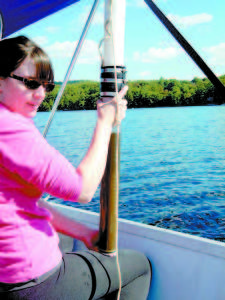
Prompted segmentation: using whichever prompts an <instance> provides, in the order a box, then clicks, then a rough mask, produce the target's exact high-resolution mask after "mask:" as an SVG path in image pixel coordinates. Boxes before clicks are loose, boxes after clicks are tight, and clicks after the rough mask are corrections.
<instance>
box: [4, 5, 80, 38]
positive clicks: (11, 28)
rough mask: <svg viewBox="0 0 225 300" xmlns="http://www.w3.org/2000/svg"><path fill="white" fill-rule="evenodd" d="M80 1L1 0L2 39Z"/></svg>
mask: <svg viewBox="0 0 225 300" xmlns="http://www.w3.org/2000/svg"><path fill="white" fill-rule="evenodd" d="M78 1H79V0H0V13H1V17H2V21H3V32H2V37H3V38H4V37H6V36H8V35H10V34H12V33H14V32H16V31H18V30H20V29H22V28H23V27H26V26H28V25H30V24H32V23H34V22H36V21H38V20H40V19H43V18H44V17H47V16H48V15H51V14H53V13H55V12H57V11H59V10H61V9H63V8H65V7H67V6H69V5H71V4H73V3H76V2H78Z"/></svg>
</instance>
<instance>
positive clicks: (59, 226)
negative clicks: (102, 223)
mask: <svg viewBox="0 0 225 300" xmlns="http://www.w3.org/2000/svg"><path fill="white" fill-rule="evenodd" d="M38 206H39V207H43V208H46V209H47V210H48V211H50V213H51V215H52V220H51V224H52V225H53V227H54V228H55V230H56V231H57V232H60V233H63V234H65V235H67V236H70V237H72V238H74V239H77V240H80V241H82V242H83V243H84V244H85V245H86V247H87V248H88V249H92V250H97V248H96V246H95V245H96V243H97V240H98V231H97V230H95V229H92V228H90V227H88V226H86V225H84V224H82V223H79V222H77V221H76V220H74V219H73V213H72V212H71V208H70V211H69V213H68V214H67V213H66V211H65V210H62V209H61V205H59V204H56V203H54V202H48V201H46V200H45V199H43V198H42V199H40V200H39V201H38Z"/></svg>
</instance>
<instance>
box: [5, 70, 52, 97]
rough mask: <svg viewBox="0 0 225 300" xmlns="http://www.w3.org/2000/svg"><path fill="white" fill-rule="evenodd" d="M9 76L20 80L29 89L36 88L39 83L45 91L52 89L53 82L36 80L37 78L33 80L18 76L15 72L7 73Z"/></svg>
mask: <svg viewBox="0 0 225 300" xmlns="http://www.w3.org/2000/svg"><path fill="white" fill-rule="evenodd" d="M9 77H10V78H13V79H16V80H19V81H22V82H23V83H24V85H25V86H26V88H28V89H29V90H36V89H38V88H39V87H40V86H41V85H42V86H43V87H44V88H45V90H46V92H47V93H48V92H51V91H53V89H54V87H55V84H54V83H52V82H45V81H41V82H39V81H37V80H33V79H27V78H24V77H20V76H17V75H15V74H11V75H9Z"/></svg>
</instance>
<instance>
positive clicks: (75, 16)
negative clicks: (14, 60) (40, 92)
mask: <svg viewBox="0 0 225 300" xmlns="http://www.w3.org/2000/svg"><path fill="white" fill-rule="evenodd" d="M93 2H94V1H93V0H81V1H80V2H79V3H77V4H74V5H72V6H70V7H69V8H66V9H64V10H62V11H60V12H58V13H56V14H54V15H52V16H50V17H47V18H46V19H44V20H41V21H39V22H37V23H35V24H33V25H31V26H29V27H27V28H25V29H23V30H21V31H19V32H18V33H19V34H24V35H26V36H28V37H30V38H32V39H34V40H35V41H36V42H38V43H39V44H40V45H41V46H42V47H43V48H44V49H45V50H46V52H47V53H48V54H49V56H50V57H51V60H52V63H53V66H54V70H55V79H56V80H58V81H59V80H63V79H64V77H65V74H66V70H67V68H68V66H69V63H70V59H71V56H72V54H73V50H74V48H75V45H76V43H77V41H78V39H79V37H80V34H81V32H82V29H83V26H84V24H85V21H86V18H87V16H88V13H89V11H90V9H91V6H92V4H93ZM155 3H156V4H157V5H158V6H159V8H160V9H161V10H162V11H163V12H164V13H165V14H166V15H167V17H168V18H169V19H170V20H171V21H172V22H173V24H174V25H175V26H176V27H177V29H178V30H179V31H180V32H181V33H182V34H183V35H184V37H185V38H186V39H187V40H188V41H189V42H190V43H191V45H192V46H193V47H194V48H195V50H196V51H197V52H198V53H199V54H200V55H201V57H202V58H203V59H204V60H205V62H206V63H207V64H208V65H209V66H210V68H211V69H212V70H213V71H214V72H215V73H216V74H217V75H222V74H225V33H224V28H225V17H224V15H225V1H224V0H215V1H209V0H197V1H196V0H189V1H183V0H155ZM215 3H216V4H215ZM103 13H104V1H103V0H102V1H100V5H99V7H98V9H97V12H96V14H95V17H94V20H93V23H92V25H91V28H90V29H89V32H88V35H87V38H86V41H85V44H84V47H83V49H82V51H81V54H80V56H79V58H78V61H77V64H76V65H75V68H74V70H73V72H72V74H71V78H70V79H71V80H80V79H88V80H99V76H100V75H99V74H100V58H99V53H98V45H99V42H100V40H101V39H102V38H103V20H104V16H103ZM18 33H17V34H18ZM124 56H125V65H126V67H127V70H128V73H127V77H128V79H129V80H137V79H145V80H151V79H159V78H160V77H163V78H177V79H187V80H191V79H193V78H194V77H204V74H202V72H201V71H200V70H199V68H198V67H197V66H196V65H195V64H194V63H193V62H192V60H191V59H190V58H189V57H188V56H187V54H186V53H185V52H184V50H182V49H181V47H180V46H179V45H178V44H177V42H176V41H175V40H174V39H173V37H172V36H171V35H170V33H169V32H168V31H167V29H165V28H164V27H163V25H162V24H161V23H160V22H159V20H158V19H157V17H156V16H155V15H154V14H153V13H152V11H151V10H150V9H149V8H148V7H147V5H146V4H145V2H144V1H142V0H126V29H125V53H124Z"/></svg>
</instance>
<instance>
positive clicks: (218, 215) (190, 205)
mask: <svg viewBox="0 0 225 300" xmlns="http://www.w3.org/2000/svg"><path fill="white" fill-rule="evenodd" d="M48 116H49V113H43V112H40V113H38V114H37V117H36V118H35V123H36V125H37V126H38V128H39V129H40V130H41V131H43V129H44V126H45V124H46V122H47V119H48ZM95 121H96V112H95V111H73V112H57V113H56V117H55V119H54V121H53V124H52V127H51V129H50V131H49V133H48V136H47V139H48V141H49V143H51V144H52V145H53V146H54V147H55V148H57V149H58V150H59V151H60V152H61V153H63V154H64V155H65V156H66V157H67V158H68V159H69V160H70V161H71V162H72V163H73V164H74V166H77V165H78V163H79V161H80V160H81V159H82V157H83V156H84V154H85V152H86V150H87V148H88V145H89V143H90V140H91V136H92V132H93V126H94V124H95ZM224 131H225V106H198V107H175V108H174V107H166V108H146V109H131V110H128V112H127V117H126V119H125V120H124V122H123V124H122V126H121V147H120V148H121V149H120V151H121V155H120V156H121V157H120V159H121V164H120V201H119V217H121V218H125V219H128V220H134V221H137V222H142V223H145V224H151V225H155V226H159V227H162V228H170V229H173V230H177V231H180V232H185V233H191V234H194V235H198V236H202V237H208V238H212V239H215V240H221V241H225V206H224V205H225V133H224ZM54 200H55V201H57V202H60V203H61V202H63V201H62V200H61V199H54ZM66 204H67V205H72V206H76V207H79V208H85V209H87V210H91V211H95V212H99V190H98V191H97V192H96V194H95V197H94V199H93V200H92V202H91V203H90V204H88V205H83V206H82V205H80V204H74V203H69V202H66Z"/></svg>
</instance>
